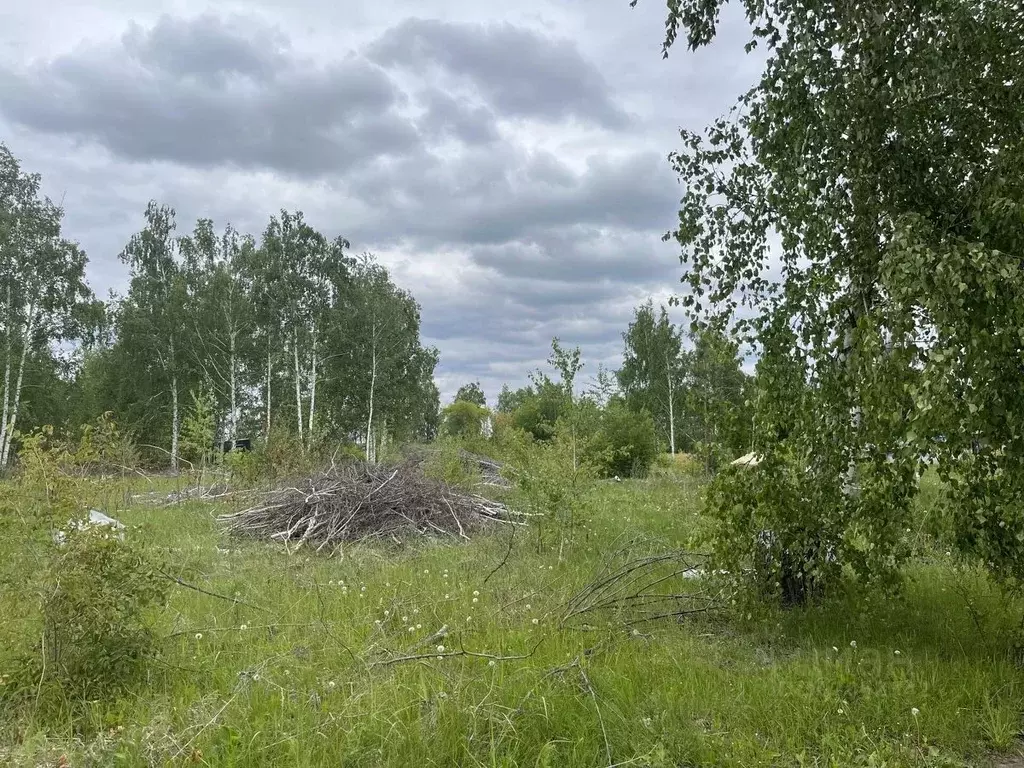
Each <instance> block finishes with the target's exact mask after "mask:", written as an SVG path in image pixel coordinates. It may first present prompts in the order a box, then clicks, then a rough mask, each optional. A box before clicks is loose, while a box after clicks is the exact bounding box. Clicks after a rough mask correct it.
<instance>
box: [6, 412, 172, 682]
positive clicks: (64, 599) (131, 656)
mask: <svg viewBox="0 0 1024 768" xmlns="http://www.w3.org/2000/svg"><path fill="white" fill-rule="evenodd" d="M92 445H95V444H92ZM87 455H92V449H91V448H90V449H89V453H86V454H83V456H87ZM20 458H21V464H20V469H21V471H20V473H19V476H18V478H17V483H16V485H15V493H14V494H12V497H11V498H9V499H8V501H7V503H6V504H5V505H4V509H3V510H0V512H2V522H3V523H4V525H3V527H4V534H5V544H8V545H9V546H5V548H4V549H5V550H6V549H8V548H9V549H11V552H10V553H8V554H12V555H13V554H15V553H16V557H12V558H8V557H5V558H4V560H5V565H12V566H13V567H15V568H16V569H17V573H16V574H12V573H10V572H9V571H8V569H7V568H4V573H5V574H6V576H12V575H16V576H17V578H7V577H6V576H5V578H4V579H3V581H4V582H5V586H6V587H9V589H5V594H4V595H3V597H4V601H5V602H6V603H9V604H10V605H12V606H15V607H16V608H17V611H16V614H17V616H18V623H19V624H20V625H21V627H22V629H23V632H22V634H21V637H22V638H26V639H27V638H32V645H31V646H27V647H23V648H18V647H8V648H5V649H3V650H5V651H7V652H8V653H9V654H12V655H13V658H12V657H11V656H9V657H8V663H9V664H10V665H11V667H12V668H13V670H14V674H13V675H12V677H13V682H12V685H10V686H9V687H7V686H5V688H4V695H5V697H7V698H10V697H14V698H17V696H18V695H19V694H27V693H31V694H32V695H34V696H35V697H36V699H37V700H40V696H41V694H42V693H44V691H45V692H53V693H55V694H56V695H57V696H58V701H59V700H69V699H72V700H90V699H95V698H99V697H102V696H104V695H106V694H108V693H111V692H114V691H116V690H119V689H123V688H125V687H127V686H129V685H130V684H131V683H132V682H133V681H134V680H135V679H137V677H138V675H139V673H141V672H142V671H144V669H145V666H146V662H147V661H148V660H149V659H151V658H152V657H153V656H154V655H155V654H156V651H157V649H156V644H155V635H154V634H153V630H152V620H153V618H154V617H153V616H152V613H151V609H152V608H154V607H156V606H158V605H160V604H161V603H162V602H163V600H164V598H165V596H166V593H167V588H168V585H169V583H170V582H169V581H168V580H167V579H166V578H165V577H163V576H161V575H160V573H159V570H158V566H156V565H155V564H154V563H153V561H152V559H151V558H150V556H149V555H148V553H147V552H146V551H145V549H144V547H143V545H142V544H140V543H139V539H138V531H134V532H127V531H123V530H115V529H113V528H110V527H106V526H90V525H88V524H86V523H85V521H86V520H87V515H88V512H87V507H86V505H85V504H84V503H83V502H82V498H83V488H84V485H83V484H84V483H87V482H88V481H87V480H85V479H83V478H81V477H80V468H81V467H80V465H79V463H78V461H79V459H81V458H82V457H81V456H79V452H78V451H76V452H72V451H70V450H69V444H68V443H65V442H63V441H60V440H57V439H55V438H54V435H53V430H52V428H49V427H47V428H44V429H43V430H40V431H38V432H36V433H34V434H32V435H29V436H27V437H26V438H25V439H24V441H23V443H22V452H21V456H20ZM5 613H6V611H5ZM19 645H20V644H19Z"/></svg>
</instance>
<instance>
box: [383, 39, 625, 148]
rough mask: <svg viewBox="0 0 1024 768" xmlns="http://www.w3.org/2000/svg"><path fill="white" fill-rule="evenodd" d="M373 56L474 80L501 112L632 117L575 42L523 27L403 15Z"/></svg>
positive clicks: (619, 121) (611, 124)
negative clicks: (613, 97)
mask: <svg viewBox="0 0 1024 768" xmlns="http://www.w3.org/2000/svg"><path fill="white" fill-rule="evenodd" d="M370 56H371V58H373V59H374V60H375V61H378V62H380V63H381V64H385V65H389V66H400V67H407V68H409V69H413V70H421V69H422V68H423V67H426V66H431V65H432V66H435V67H437V68H439V69H440V70H442V71H443V72H445V73H446V74H448V75H450V76H452V77H454V78H456V79H457V80H461V81H462V82H466V83H470V84H472V85H473V86H475V87H476V88H477V89H478V90H479V91H480V92H481V93H482V94H483V96H484V97H485V98H486V99H488V100H489V101H490V102H491V103H492V104H493V105H494V106H495V108H496V109H497V110H498V111H499V112H501V113H502V114H504V115H509V116H515V117H527V118H539V119H548V120H550V119H554V120H562V119H565V118H570V117H571V118H576V119H578V120H581V121H586V122H595V123H597V124H599V125H602V126H605V127H607V128H624V127H626V126H627V125H629V123H630V118H629V117H628V116H627V115H626V114H625V112H623V110H622V109H621V108H619V107H618V106H617V105H616V104H615V103H614V102H613V100H612V98H611V95H610V93H609V88H608V84H607V82H606V80H605V78H604V77H603V76H602V75H601V73H600V71H599V70H598V69H597V68H596V67H595V66H593V65H592V64H591V63H589V62H588V61H586V60H585V59H584V58H583V56H582V55H581V54H580V52H579V49H578V48H577V47H576V45H575V44H574V43H573V42H572V41H570V40H567V39H564V38H553V37H547V36H544V35H542V34H540V33H537V32H534V31H532V30H529V29H525V28H523V27H516V26H513V25H511V24H508V23H504V24H490V25H483V24H459V23H453V22H446V21H440V20H436V19H407V20H405V21H403V22H402V23H400V24H398V25H397V26H395V27H393V28H391V29H389V30H388V31H387V32H386V33H385V34H384V35H383V36H382V37H381V38H380V40H378V41H377V42H376V43H375V44H374V45H373V46H372V47H371V51H370Z"/></svg>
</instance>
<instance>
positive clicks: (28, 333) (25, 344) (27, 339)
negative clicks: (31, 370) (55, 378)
mask: <svg viewBox="0 0 1024 768" xmlns="http://www.w3.org/2000/svg"><path fill="white" fill-rule="evenodd" d="M34 320H35V307H34V306H32V307H29V314H28V322H27V324H26V326H25V335H24V337H23V338H22V344H21V360H20V362H19V363H18V381H17V383H16V384H15V385H14V398H13V399H12V400H11V405H10V421H7V420H6V419H5V420H4V440H3V449H2V450H0V467H6V466H7V460H8V459H9V458H10V455H11V442H12V441H13V440H14V427H15V424H16V423H17V421H18V406H19V405H20V404H21V385H22V383H23V382H24V380H25V360H26V359H27V357H28V348H29V344H30V343H31V341H32V331H33V330H35V328H34V325H33V323H34Z"/></svg>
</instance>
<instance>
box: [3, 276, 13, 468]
mask: <svg viewBox="0 0 1024 768" xmlns="http://www.w3.org/2000/svg"><path fill="white" fill-rule="evenodd" d="M13 325H14V324H13V323H12V322H11V286H9V285H8V286H7V328H6V329H5V330H6V331H7V355H6V360H5V362H4V409H3V420H2V421H0V455H5V454H6V453H7V417H8V416H9V415H10V407H11V348H12V347H13V344H12V340H13V336H14V328H13ZM3 466H6V462H0V467H3Z"/></svg>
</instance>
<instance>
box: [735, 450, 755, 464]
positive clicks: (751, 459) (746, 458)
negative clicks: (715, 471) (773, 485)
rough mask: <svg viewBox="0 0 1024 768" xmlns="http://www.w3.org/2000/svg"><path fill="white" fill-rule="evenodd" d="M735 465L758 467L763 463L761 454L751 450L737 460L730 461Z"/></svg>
mask: <svg viewBox="0 0 1024 768" xmlns="http://www.w3.org/2000/svg"><path fill="white" fill-rule="evenodd" d="M730 463H731V464H732V466H734V467H756V466H757V465H758V464H760V463H761V456H759V455H758V454H756V453H754V452H753V451H751V452H750V453H746V454H744V455H743V456H740V457H739V458H738V459H736V461H733V462H730Z"/></svg>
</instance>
